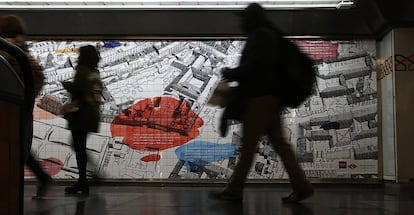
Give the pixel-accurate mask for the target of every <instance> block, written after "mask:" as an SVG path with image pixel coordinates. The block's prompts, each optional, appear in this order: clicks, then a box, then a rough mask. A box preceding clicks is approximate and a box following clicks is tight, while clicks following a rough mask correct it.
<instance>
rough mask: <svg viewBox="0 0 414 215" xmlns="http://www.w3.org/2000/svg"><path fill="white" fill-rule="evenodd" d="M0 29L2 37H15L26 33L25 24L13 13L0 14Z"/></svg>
mask: <svg viewBox="0 0 414 215" xmlns="http://www.w3.org/2000/svg"><path fill="white" fill-rule="evenodd" d="M0 29H1V30H0V36H1V37H4V38H16V37H18V36H23V35H25V34H26V25H25V24H24V22H23V20H22V19H21V18H20V17H18V16H15V15H5V16H0Z"/></svg>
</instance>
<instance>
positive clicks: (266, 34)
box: [210, 3, 314, 202]
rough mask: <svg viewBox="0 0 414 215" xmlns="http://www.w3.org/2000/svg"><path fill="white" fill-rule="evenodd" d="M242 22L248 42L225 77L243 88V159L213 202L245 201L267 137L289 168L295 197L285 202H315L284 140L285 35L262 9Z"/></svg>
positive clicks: (251, 8)
mask: <svg viewBox="0 0 414 215" xmlns="http://www.w3.org/2000/svg"><path fill="white" fill-rule="evenodd" d="M240 18H241V25H242V26H241V27H242V29H243V31H244V32H245V33H246V35H247V41H246V44H245V47H244V49H243V51H242V57H241V59H240V63H239V66H238V67H236V68H233V69H225V70H223V71H222V76H223V78H224V79H225V80H227V81H229V82H231V81H237V82H238V83H239V94H238V98H236V99H235V101H239V102H240V104H241V105H235V106H238V107H243V108H241V109H240V110H238V111H240V120H241V121H242V123H243V129H242V145H241V147H240V149H239V152H240V157H239V159H238V162H237V164H236V167H235V169H234V172H233V174H232V175H231V177H230V179H229V182H228V184H227V185H226V187H225V188H224V190H222V191H220V192H214V193H211V194H210V197H211V198H214V199H220V200H230V201H241V200H242V199H243V187H244V182H245V180H246V178H247V175H248V173H249V171H250V169H251V166H252V163H253V159H254V156H255V152H256V147H257V142H258V140H259V138H260V137H261V136H263V135H267V136H268V137H269V139H270V141H271V143H272V146H273V148H274V149H275V151H276V152H277V153H278V154H279V156H280V157H281V159H282V161H283V163H284V165H285V169H286V171H287V173H288V175H289V179H290V182H291V185H292V188H293V192H292V193H291V194H290V195H289V196H287V197H284V198H282V200H283V201H284V202H298V201H301V200H304V199H306V198H308V197H310V196H312V194H313V192H314V191H313V188H312V186H311V184H310V183H309V182H308V181H307V179H306V176H305V174H304V172H303V170H302V168H301V167H300V165H299V163H298V161H297V159H296V157H295V154H294V151H293V150H292V148H291V145H289V143H288V142H287V141H286V139H285V138H284V137H283V135H282V119H281V111H282V108H283V107H282V105H281V95H282V93H286V92H284V91H283V84H282V82H283V80H278V81H277V82H276V83H275V80H277V78H275V77H280V75H279V74H281V73H282V72H283V71H278V68H280V65H281V62H280V59H281V58H282V54H283V53H281V51H280V50H281V49H280V47H281V40H282V34H281V32H280V31H279V30H278V29H277V28H276V27H274V26H273V25H272V23H271V22H270V21H269V20H268V18H267V17H266V16H265V10H264V9H263V8H262V7H261V5H259V4H257V3H251V4H249V5H248V7H247V8H246V9H245V10H243V11H242V12H241V14H240ZM278 60H279V61H278ZM278 65H279V66H278ZM278 73H279V74H278ZM223 117H225V115H223ZM225 120H226V119H223V120H222V121H225Z"/></svg>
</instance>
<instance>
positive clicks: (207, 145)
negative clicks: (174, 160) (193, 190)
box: [175, 140, 237, 170]
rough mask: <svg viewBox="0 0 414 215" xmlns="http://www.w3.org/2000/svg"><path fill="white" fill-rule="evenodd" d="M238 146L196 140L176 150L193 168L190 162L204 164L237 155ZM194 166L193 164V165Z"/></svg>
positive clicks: (181, 158) (178, 155)
mask: <svg viewBox="0 0 414 215" xmlns="http://www.w3.org/2000/svg"><path fill="white" fill-rule="evenodd" d="M236 150H237V147H236V146H235V145H233V144H231V143H225V144H217V143H213V142H208V141H201V140H194V141H191V142H189V143H187V144H185V145H182V146H180V147H178V148H177V149H176V150H175V154H176V155H177V157H178V158H179V159H180V160H182V161H184V162H185V163H184V165H185V166H186V167H187V169H188V170H191V166H190V163H192V164H195V165H196V166H204V165H206V164H208V163H212V162H216V161H220V160H225V159H229V158H231V157H235V155H236ZM192 166H193V165H192Z"/></svg>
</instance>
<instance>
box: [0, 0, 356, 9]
mask: <svg viewBox="0 0 414 215" xmlns="http://www.w3.org/2000/svg"><path fill="white" fill-rule="evenodd" d="M250 2H252V1H250V0H239V1H233V0H221V1H211V0H199V1H195V0H141V1H138V0H123V1H109V0H100V1H95V0H92V1H85V0H64V1H60V0H55V1H39V0H31V1H27V0H15V1H5V0H0V9H76V8H80V9H82V8H84V9H239V8H244V7H245V6H246V5H247V4H249V3H250ZM254 2H257V3H260V4H261V5H262V6H263V7H265V8H268V9H304V8H334V9H344V8H350V7H353V6H354V5H355V1H354V0H274V1H265V0H256V1H254Z"/></svg>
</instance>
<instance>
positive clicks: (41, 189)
mask: <svg viewBox="0 0 414 215" xmlns="http://www.w3.org/2000/svg"><path fill="white" fill-rule="evenodd" d="M53 182H54V181H53V179H52V178H51V177H48V178H47V179H44V180H43V181H41V182H40V184H39V186H38V187H37V190H36V195H35V196H33V197H32V198H33V199H38V198H43V197H45V196H46V194H47V191H49V188H50V186H51V185H52V184H53Z"/></svg>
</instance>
